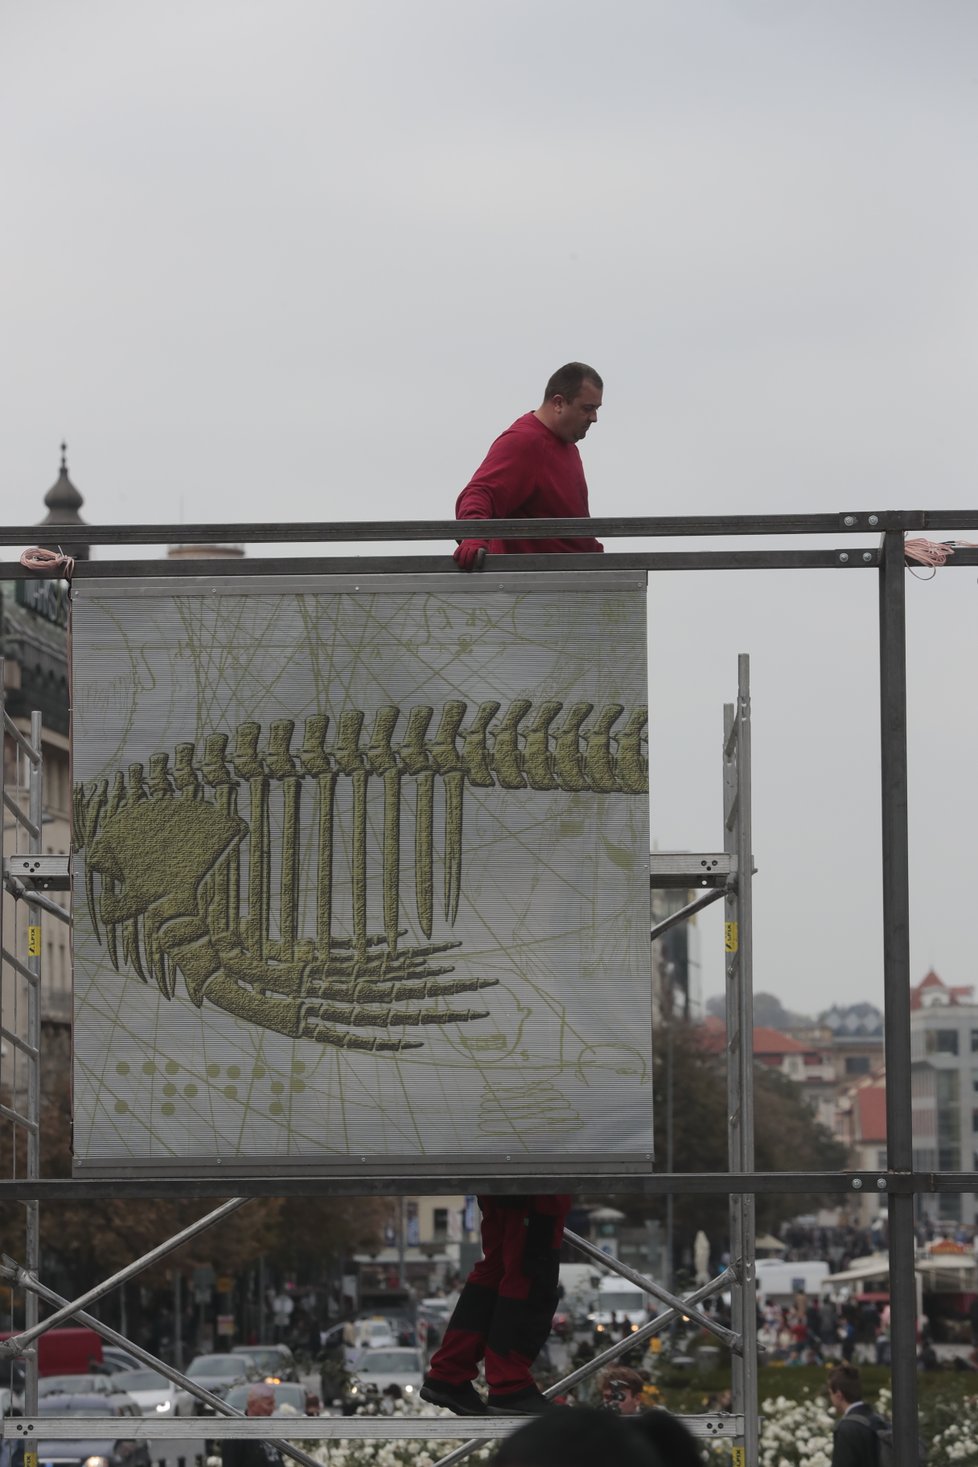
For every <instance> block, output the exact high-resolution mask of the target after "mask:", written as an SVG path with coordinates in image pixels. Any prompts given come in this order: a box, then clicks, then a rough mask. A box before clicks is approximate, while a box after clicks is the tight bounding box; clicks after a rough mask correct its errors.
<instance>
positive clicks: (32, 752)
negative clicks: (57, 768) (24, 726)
mask: <svg viewBox="0 0 978 1467" xmlns="http://www.w3.org/2000/svg"><path fill="white" fill-rule="evenodd" d="M3 727H4V732H5V733H8V734H9V735H10V737H11V738H12V739H13V741H14V743H15V744H16V745H17V747H18V749H19V750H20V752H21V753H22V754H26V755H27V758H28V759H29V760H30V761H31V763H32V764H35V765H36V764H40V762H41V754H40V750H38V749H35V747H34V745H33V744H32V743H30V741H29V740H28V739H26V738H25V737H24V735H23V734H22V733H21V731H20V729H19V728H18V727H17V725H16V724H15V723H14V721H13V719H12V718H11V716H10V714H9V713H7V712H4V715H3Z"/></svg>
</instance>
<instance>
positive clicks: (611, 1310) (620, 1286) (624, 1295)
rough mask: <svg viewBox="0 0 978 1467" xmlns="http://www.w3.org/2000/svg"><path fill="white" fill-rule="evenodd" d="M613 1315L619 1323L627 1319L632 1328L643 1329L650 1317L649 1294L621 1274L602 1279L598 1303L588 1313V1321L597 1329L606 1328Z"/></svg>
mask: <svg viewBox="0 0 978 1467" xmlns="http://www.w3.org/2000/svg"><path fill="white" fill-rule="evenodd" d="M612 1315H614V1317H615V1321H616V1322H617V1323H618V1324H619V1325H621V1324H623V1323H624V1322H625V1321H626V1320H627V1321H628V1323H629V1324H630V1325H631V1326H632V1329H641V1327H642V1325H643V1324H648V1322H649V1317H650V1316H649V1301H648V1295H647V1294H646V1293H645V1292H644V1290H642V1289H640V1288H639V1287H638V1285H637V1284H633V1283H629V1281H628V1279H623V1278H622V1277H621V1276H620V1275H619V1274H611V1275H609V1276H608V1277H607V1278H603V1279H602V1280H601V1283H600V1284H599V1286H598V1299H597V1304H596V1306H595V1308H594V1309H592V1311H591V1313H590V1314H589V1315H588V1323H589V1324H591V1325H592V1326H593V1327H594V1329H595V1330H606V1329H608V1328H609V1326H610V1325H611V1323H612Z"/></svg>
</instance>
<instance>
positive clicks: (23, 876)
mask: <svg viewBox="0 0 978 1467" xmlns="http://www.w3.org/2000/svg"><path fill="white" fill-rule="evenodd" d="M3 872H4V875H5V876H6V875H11V876H18V877H19V878H20V880H21V881H22V882H23V883H24V885H25V886H29V887H32V888H33V889H34V890H35V891H70V890H71V870H70V867H69V857H68V856H7V857H6V858H5V860H4V863H3Z"/></svg>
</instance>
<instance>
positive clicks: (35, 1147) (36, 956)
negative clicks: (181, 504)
mask: <svg viewBox="0 0 978 1467" xmlns="http://www.w3.org/2000/svg"><path fill="white" fill-rule="evenodd" d="M31 746H32V748H33V749H34V752H35V753H36V755H37V760H36V762H35V761H31V765H30V773H29V775H28V786H27V788H28V796H27V802H28V812H27V813H28V815H29V816H30V820H31V824H32V825H33V827H34V829H33V831H32V832H31V835H30V855H32V856H39V855H41V854H42V823H43V815H44V801H43V798H42V794H43V774H42V770H41V715H40V713H39V712H38V710H37V709H34V710H33V712H32V713H31ZM27 920H28V923H29V926H28V932H29V933H33V934H35V940H34V941H31V940H30V939H28V943H27V967H28V969H29V970H30V972H31V973H32V974H33V977H34V981H33V982H32V983H28V985H27V1042H28V1044H29V1045H30V1046H31V1049H32V1050H33V1054H32V1055H31V1057H30V1059H29V1061H28V1064H27V1119H28V1121H29V1122H30V1125H29V1127H28V1131H27V1175H28V1177H29V1178H30V1179H31V1181H36V1180H37V1178H38V1177H40V1175H41V1132H40V1126H41V940H40V933H41V914H40V912H38V911H35V910H33V909H32V908H28V916H27ZM26 1210H27V1236H26V1244H25V1250H24V1252H25V1256H24V1266H25V1268H26V1269H27V1270H28V1272H29V1273H32V1274H34V1275H35V1276H36V1275H37V1274H38V1272H39V1270H40V1265H41V1217H40V1212H41V1209H40V1204H39V1203H38V1202H37V1200H36V1199H35V1200H32V1201H31V1202H28V1203H27V1205H26ZM37 1321H38V1299H37V1295H36V1294H35V1293H34V1292H33V1290H30V1289H29V1290H28V1291H27V1296H26V1298H25V1300H24V1327H25V1329H31V1327H32V1326H33V1325H36V1324H37ZM24 1412H25V1414H27V1415H30V1414H36V1412H37V1350H36V1349H34V1350H33V1351H31V1353H30V1354H29V1355H28V1357H27V1375H26V1381H25V1385H24Z"/></svg>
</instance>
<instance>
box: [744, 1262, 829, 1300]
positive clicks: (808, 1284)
mask: <svg viewBox="0 0 978 1467" xmlns="http://www.w3.org/2000/svg"><path fill="white" fill-rule="evenodd" d="M831 1272H832V1270H831V1268H830V1267H829V1265H828V1263H826V1261H825V1259H824V1258H806V1259H802V1260H799V1261H797V1262H794V1263H783V1262H782V1261H781V1259H780V1258H759V1259H758V1260H757V1265H756V1277H757V1302H758V1304H765V1303H767V1302H769V1301H770V1302H771V1303H773V1304H790V1303H791V1301H792V1300H793V1299H794V1297H795V1295H796V1294H806V1295H807V1296H808V1297H809V1298H810V1299H820V1298H821V1296H822V1293H823V1292H824V1284H825V1280H826V1279H827V1278H828V1276H829V1274H830V1273H831Z"/></svg>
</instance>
